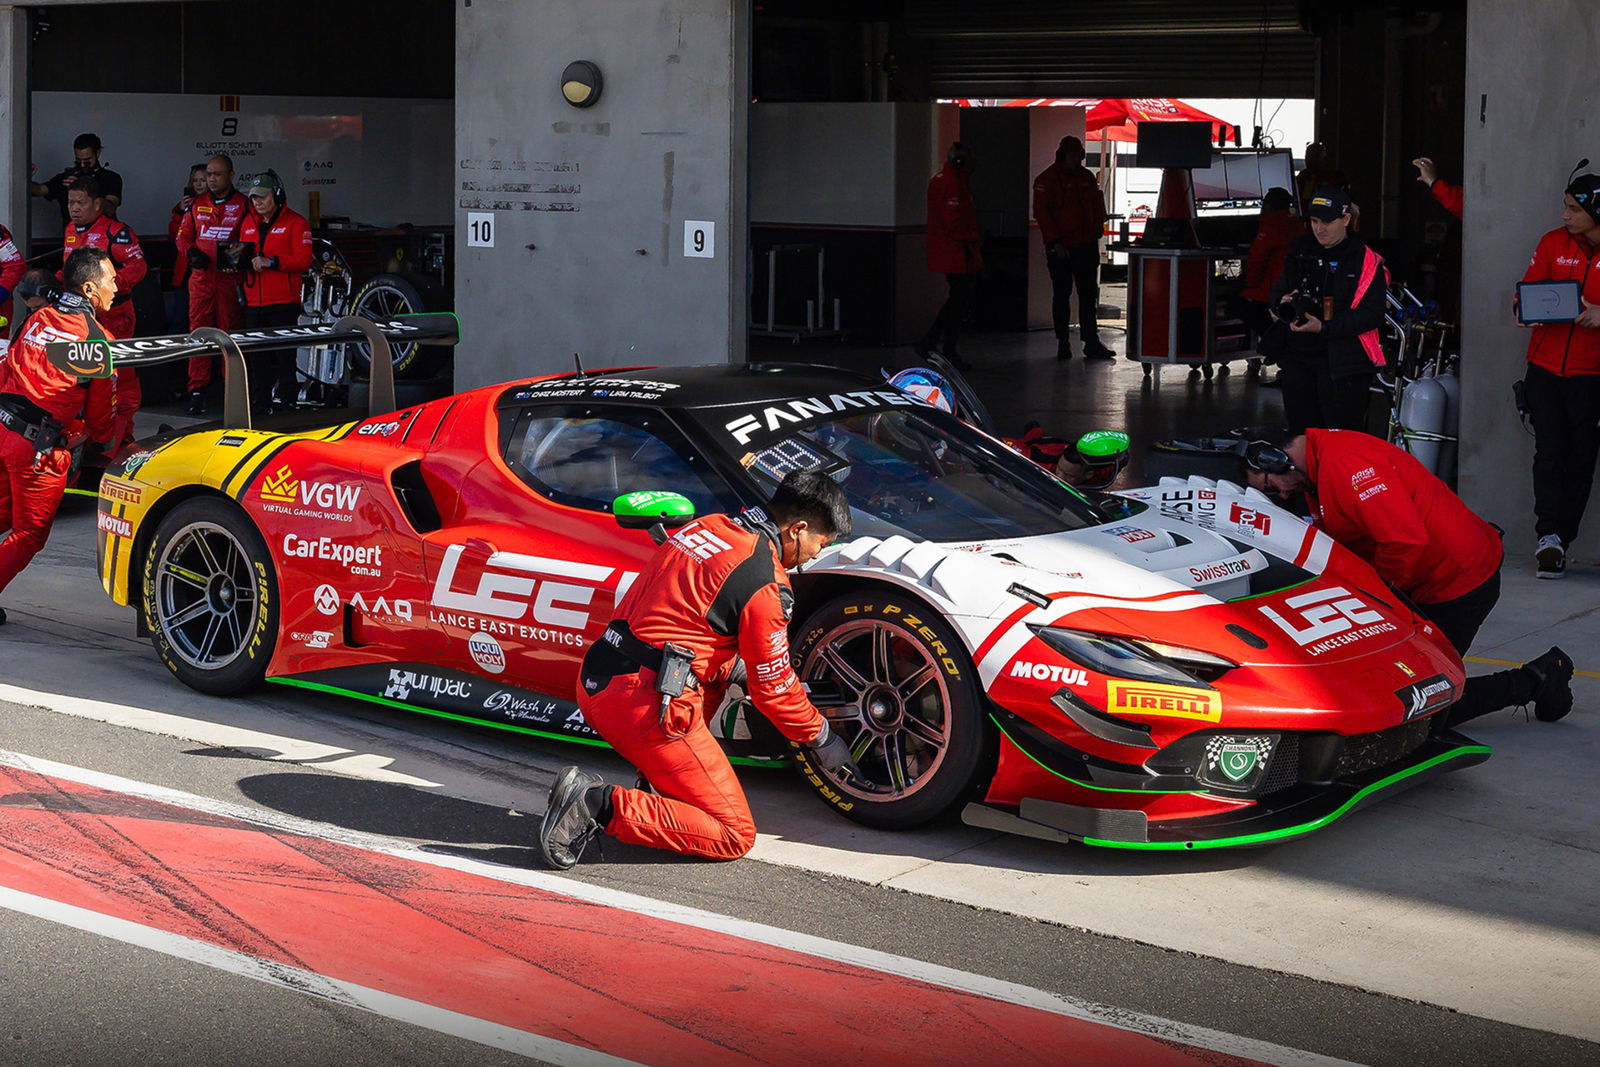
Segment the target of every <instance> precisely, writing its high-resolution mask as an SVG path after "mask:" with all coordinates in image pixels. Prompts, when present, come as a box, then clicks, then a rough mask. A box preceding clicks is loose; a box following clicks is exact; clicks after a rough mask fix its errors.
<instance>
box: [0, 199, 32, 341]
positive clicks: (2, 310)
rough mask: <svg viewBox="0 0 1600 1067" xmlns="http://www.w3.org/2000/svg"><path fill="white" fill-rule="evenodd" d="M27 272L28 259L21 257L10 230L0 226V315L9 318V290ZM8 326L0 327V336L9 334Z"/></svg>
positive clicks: (13, 287)
mask: <svg viewBox="0 0 1600 1067" xmlns="http://www.w3.org/2000/svg"><path fill="white" fill-rule="evenodd" d="M26 273H28V261H27V260H25V259H23V258H22V251H21V250H20V249H19V248H17V242H16V241H13V240H12V239H11V231H10V230H8V229H6V228H5V227H4V226H0V289H3V290H5V292H4V293H0V315H4V316H5V317H6V318H7V319H10V318H11V291H12V290H13V289H15V288H16V287H17V283H18V282H20V281H22V276H23V275H24V274H26ZM10 333H11V329H10V327H5V328H0V336H9V335H10Z"/></svg>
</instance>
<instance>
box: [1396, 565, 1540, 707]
mask: <svg viewBox="0 0 1600 1067" xmlns="http://www.w3.org/2000/svg"><path fill="white" fill-rule="evenodd" d="M1499 602H1500V572H1499V571H1495V572H1494V573H1493V574H1491V575H1489V577H1488V578H1487V579H1485V580H1484V582H1483V584H1482V585H1480V586H1478V587H1477V588H1476V589H1473V590H1471V591H1470V592H1467V593H1463V594H1462V595H1461V596H1458V597H1456V598H1455V599H1454V600H1446V601H1444V602H1442V603H1439V604H1419V605H1417V610H1418V611H1420V612H1421V613H1422V614H1423V615H1424V616H1425V617H1426V618H1427V619H1428V620H1429V621H1431V622H1432V623H1433V624H1434V625H1435V626H1437V627H1438V628H1439V630H1440V632H1442V633H1443V634H1444V635H1445V637H1446V638H1448V639H1449V641H1450V643H1451V644H1452V645H1454V646H1455V650H1456V652H1457V653H1458V654H1459V655H1461V656H1465V655H1466V654H1467V649H1469V648H1471V647H1472V640H1473V638H1475V637H1477V636H1478V628H1479V627H1481V626H1482V625H1483V622H1484V620H1485V619H1487V618H1488V617H1489V613H1490V612H1491V611H1493V610H1494V606H1495V605H1496V604H1498V603H1499ZM1533 691H1534V680H1533V675H1531V674H1529V673H1528V672H1527V671H1525V670H1523V669H1522V668H1521V667H1512V668H1510V669H1509V670H1504V671H1495V672H1494V673H1493V674H1478V675H1474V676H1473V677H1471V678H1468V679H1467V684H1466V688H1465V689H1464V690H1462V693H1461V699H1460V700H1457V701H1456V702H1455V703H1454V704H1452V705H1451V706H1450V707H1448V708H1446V709H1445V711H1444V713H1443V714H1442V715H1440V716H1439V719H1438V722H1439V725H1440V726H1444V727H1449V726H1458V725H1460V724H1461V723H1464V722H1467V721H1468V720H1469V719H1476V718H1477V717H1478V716H1480V715H1487V714H1489V713H1490V712H1491V711H1499V710H1501V709H1502V708H1514V707H1516V706H1517V705H1518V704H1526V703H1528V701H1530V700H1532V699H1533Z"/></svg>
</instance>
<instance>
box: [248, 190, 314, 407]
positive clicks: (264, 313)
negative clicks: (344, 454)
mask: <svg viewBox="0 0 1600 1067" xmlns="http://www.w3.org/2000/svg"><path fill="white" fill-rule="evenodd" d="M249 189H250V193H249V195H250V207H251V211H250V213H249V214H248V215H246V216H245V219H244V222H242V223H241V224H240V226H239V240H240V241H242V242H243V243H244V244H245V246H246V247H247V248H251V250H252V251H253V252H254V254H253V255H252V256H251V257H250V262H249V264H248V266H249V268H250V269H249V271H248V272H247V273H246V274H245V276H244V324H245V328H246V329H250V330H261V329H271V328H272V327H275V326H294V325H296V324H297V323H299V321H300V311H301V307H300V280H301V277H302V276H303V275H304V274H305V272H306V271H308V270H310V269H311V225H310V223H308V222H306V220H305V216H303V215H301V214H300V213H299V212H298V211H295V210H294V209H293V208H291V207H289V206H288V204H286V203H285V202H284V192H283V182H282V181H280V180H279V178H278V175H277V174H276V173H275V172H273V171H270V170H267V171H263V172H261V173H260V174H257V175H256V176H255V177H254V178H252V179H251V182H250V187H249ZM252 246H253V247H252ZM294 360H295V349H294V348H293V347H290V348H286V349H281V350H279V351H276V352H269V353H266V354H265V355H264V356H260V357H254V358H252V360H251V366H250V372H249V373H250V409H251V410H252V411H254V412H256V413H257V414H264V413H266V412H267V411H268V410H270V409H271V406H272V386H273V383H274V381H276V383H277V386H278V404H279V406H280V407H286V408H292V407H294V404H295V400H296V398H297V396H298V394H299V392H300V381H299V378H298V376H297V375H296V373H295V363H294Z"/></svg>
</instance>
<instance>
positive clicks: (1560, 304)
mask: <svg viewBox="0 0 1600 1067" xmlns="http://www.w3.org/2000/svg"><path fill="white" fill-rule="evenodd" d="M1582 312H1583V302H1582V301H1581V300H1579V299H1578V283H1577V282H1573V281H1567V282H1518V283H1517V318H1518V320H1519V321H1521V322H1571V321H1572V320H1573V319H1575V318H1577V317H1578V316H1579V315H1580V314H1582Z"/></svg>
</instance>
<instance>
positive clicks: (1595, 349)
mask: <svg viewBox="0 0 1600 1067" xmlns="http://www.w3.org/2000/svg"><path fill="white" fill-rule="evenodd" d="M1596 266H1600V249H1597V248H1596V247H1595V246H1594V245H1591V244H1590V243H1589V242H1588V241H1585V240H1584V239H1583V238H1581V237H1574V236H1573V235H1572V234H1570V233H1568V232H1567V229H1566V227H1564V226H1558V227H1557V228H1555V229H1553V230H1551V231H1550V232H1549V233H1547V234H1545V235H1544V236H1543V237H1541V238H1539V245H1538V247H1537V248H1535V249H1534V250H1533V259H1532V260H1530V261H1529V263H1528V269H1527V270H1525V271H1523V273H1522V280H1523V281H1525V282H1562V281H1575V282H1577V283H1578V285H1579V289H1580V292H1581V293H1582V295H1583V299H1585V300H1587V301H1588V302H1589V303H1591V304H1600V270H1595V267H1596ZM1528 362H1529V363H1532V364H1533V365H1534V366H1537V367H1543V368H1544V369H1545V370H1547V371H1549V372H1550V373H1551V374H1555V375H1559V376H1560V377H1563V378H1570V377H1574V376H1576V375H1579V374H1600V330H1590V329H1585V328H1584V327H1582V326H1579V325H1577V324H1576V323H1571V322H1546V323H1541V324H1539V325H1537V326H1535V327H1534V328H1533V336H1532V337H1530V338H1529V339H1528Z"/></svg>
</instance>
